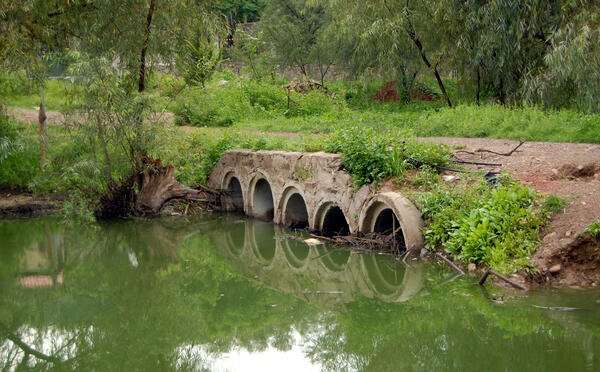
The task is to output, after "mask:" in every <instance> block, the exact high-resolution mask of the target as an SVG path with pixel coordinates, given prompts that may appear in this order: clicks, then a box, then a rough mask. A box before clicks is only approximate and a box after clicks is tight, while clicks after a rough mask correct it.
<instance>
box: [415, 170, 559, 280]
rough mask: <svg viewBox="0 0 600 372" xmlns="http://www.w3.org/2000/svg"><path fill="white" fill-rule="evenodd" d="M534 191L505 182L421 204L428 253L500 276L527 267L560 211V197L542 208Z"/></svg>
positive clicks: (439, 194)
mask: <svg viewBox="0 0 600 372" xmlns="http://www.w3.org/2000/svg"><path fill="white" fill-rule="evenodd" d="M540 200H541V197H540V196H539V195H536V194H535V193H534V192H533V191H532V190H531V189H529V188H527V187H525V186H523V185H520V184H519V183H518V182H515V181H513V180H511V179H509V178H508V177H506V176H504V177H503V178H502V180H501V182H500V185H499V186H498V187H494V186H491V185H489V184H488V183H481V184H480V185H479V186H477V187H466V188H452V189H448V188H444V187H442V186H440V187H439V188H438V189H437V190H435V191H433V192H430V193H425V194H423V195H421V196H419V198H418V203H419V204H420V206H421V211H422V213H423V218H424V219H425V220H426V221H427V228H426V230H425V239H426V243H427V246H428V247H429V249H444V250H446V251H447V252H449V253H451V254H453V255H454V256H455V257H457V258H459V259H461V260H463V261H465V262H474V263H478V264H484V265H487V266H490V267H492V268H494V269H496V270H498V271H500V272H505V273H509V272H513V271H515V270H518V269H521V268H525V267H528V265H529V258H530V255H531V254H533V252H534V251H535V249H536V247H537V244H538V242H539V232H540V228H541V227H542V226H543V225H544V224H545V223H546V222H547V221H548V219H549V217H550V216H551V215H552V214H553V213H555V212H556V211H557V203H558V204H560V202H558V199H556V198H555V197H552V198H549V199H547V200H546V201H545V202H543V203H540Z"/></svg>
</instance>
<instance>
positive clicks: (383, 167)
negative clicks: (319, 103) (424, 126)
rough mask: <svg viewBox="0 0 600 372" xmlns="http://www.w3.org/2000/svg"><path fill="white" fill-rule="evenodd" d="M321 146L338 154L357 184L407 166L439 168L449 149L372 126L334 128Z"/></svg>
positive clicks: (401, 171) (399, 172) (398, 174)
mask: <svg viewBox="0 0 600 372" xmlns="http://www.w3.org/2000/svg"><path fill="white" fill-rule="evenodd" d="M325 149H326V150H327V151H329V152H332V153H338V154H341V155H342V157H343V162H342V164H343V166H344V168H345V169H346V170H347V171H348V172H349V173H350V174H352V176H353V178H354V182H355V183H356V184H357V185H358V186H363V185H366V184H369V183H373V182H377V181H381V180H383V179H385V178H390V177H396V178H401V177H402V176H403V175H404V172H405V171H406V170H409V169H417V170H419V169H423V168H429V169H436V170H439V169H440V168H442V167H445V166H447V165H448V163H449V161H450V151H449V150H448V149H446V148H445V147H444V146H440V145H434V144H429V143H423V142H417V141H416V140H415V139H414V138H411V137H410V136H402V135H399V134H398V133H395V132H386V131H375V130H373V129H372V128H368V129H361V128H356V129H342V130H339V131H337V132H334V133H333V135H332V136H331V137H330V138H329V139H328V140H327V141H326V145H325Z"/></svg>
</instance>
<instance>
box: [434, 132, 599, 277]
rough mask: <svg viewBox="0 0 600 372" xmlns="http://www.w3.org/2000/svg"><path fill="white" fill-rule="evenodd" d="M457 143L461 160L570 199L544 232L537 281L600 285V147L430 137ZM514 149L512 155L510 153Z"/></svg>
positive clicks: (536, 257)
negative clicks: (598, 228)
mask: <svg viewBox="0 0 600 372" xmlns="http://www.w3.org/2000/svg"><path fill="white" fill-rule="evenodd" d="M424 140H426V141H432V142H436V143H442V144H446V145H450V146H453V147H455V150H454V151H455V154H456V156H457V157H458V158H461V159H464V160H466V161H470V162H481V163H495V164H501V165H499V166H473V167H475V168H482V169H485V170H490V171H503V172H508V173H509V174H511V175H512V176H513V177H514V178H515V179H517V180H519V181H520V182H522V183H524V184H525V185H528V186H530V187H532V188H533V189H535V190H536V191H538V192H540V193H545V194H554V195H557V196H559V197H561V198H563V200H565V202H566V205H565V208H564V209H563V210H562V211H561V212H560V213H558V214H556V215H555V216H554V217H553V218H552V220H551V221H550V223H549V224H548V225H547V227H546V228H545V230H544V231H543V236H542V242H541V244H540V247H539V248H538V250H537V252H536V254H535V255H534V256H533V257H532V263H533V264H534V266H535V267H536V268H537V269H538V270H539V272H540V274H541V275H539V276H537V277H536V278H533V279H534V280H536V281H538V282H539V283H545V282H551V283H552V284H554V285H560V286H583V287H592V286H594V287H595V286H596V285H600V243H599V242H598V241H596V240H594V239H592V238H591V237H590V236H589V234H587V233H586V232H585V230H586V228H587V227H588V226H589V225H590V224H592V223H593V222H594V221H597V220H598V219H600V146H599V145H592V144H570V143H548V142H525V143H523V144H522V145H521V146H520V147H519V148H518V149H517V150H516V151H514V152H512V153H511V150H513V149H515V148H516V147H517V145H518V144H519V142H517V141H509V140H491V139H475V138H473V139H468V138H427V139H424ZM509 153H510V155H509Z"/></svg>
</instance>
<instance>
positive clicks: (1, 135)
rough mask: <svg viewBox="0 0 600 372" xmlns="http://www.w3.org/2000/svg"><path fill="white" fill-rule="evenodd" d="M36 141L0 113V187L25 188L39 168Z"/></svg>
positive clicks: (24, 129)
mask: <svg viewBox="0 0 600 372" xmlns="http://www.w3.org/2000/svg"><path fill="white" fill-rule="evenodd" d="M36 144H37V141H36V139H35V137H34V134H33V133H28V132H27V128H25V127H22V126H19V125H18V124H16V123H14V122H13V121H11V120H10V119H9V118H8V117H7V116H5V115H3V114H2V113H0V188H10V189H27V188H29V185H30V183H31V181H32V180H33V178H34V177H35V176H36V175H37V173H38V169H39V159H38V148H37V145H36Z"/></svg>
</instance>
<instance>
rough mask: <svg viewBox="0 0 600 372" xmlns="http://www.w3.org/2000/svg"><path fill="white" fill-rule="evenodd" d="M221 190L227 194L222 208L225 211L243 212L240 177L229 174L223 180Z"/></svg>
mask: <svg viewBox="0 0 600 372" xmlns="http://www.w3.org/2000/svg"><path fill="white" fill-rule="evenodd" d="M221 187H222V189H223V190H225V191H226V192H227V193H228V197H227V198H225V199H224V200H223V207H224V209H225V210H227V211H236V212H244V200H245V197H244V189H243V187H242V182H241V179H240V177H238V176H237V175H236V174H235V173H234V172H229V173H227V174H226V175H225V177H224V178H223V184H222V186H221Z"/></svg>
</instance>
